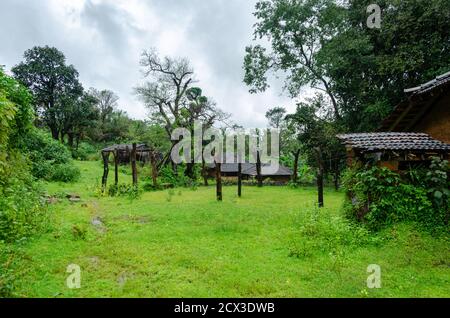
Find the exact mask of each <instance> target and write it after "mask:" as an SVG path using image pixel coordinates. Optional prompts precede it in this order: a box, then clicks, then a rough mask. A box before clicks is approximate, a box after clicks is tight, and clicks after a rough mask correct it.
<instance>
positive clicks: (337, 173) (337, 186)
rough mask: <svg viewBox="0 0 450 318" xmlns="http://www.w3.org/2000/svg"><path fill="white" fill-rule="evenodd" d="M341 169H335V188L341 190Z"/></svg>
mask: <svg viewBox="0 0 450 318" xmlns="http://www.w3.org/2000/svg"><path fill="white" fill-rule="evenodd" d="M339 179H340V178H339V170H337V169H336V170H335V171H334V189H335V190H336V191H337V190H339Z"/></svg>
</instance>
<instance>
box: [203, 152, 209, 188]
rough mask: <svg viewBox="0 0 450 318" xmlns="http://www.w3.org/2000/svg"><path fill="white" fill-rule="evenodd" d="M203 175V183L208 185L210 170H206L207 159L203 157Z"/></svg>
mask: <svg viewBox="0 0 450 318" xmlns="http://www.w3.org/2000/svg"><path fill="white" fill-rule="evenodd" d="M202 177H203V184H204V185H205V187H207V186H208V171H207V170H206V163H205V159H203V158H202Z"/></svg>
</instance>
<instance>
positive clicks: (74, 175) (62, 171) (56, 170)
mask: <svg viewBox="0 0 450 318" xmlns="http://www.w3.org/2000/svg"><path fill="white" fill-rule="evenodd" d="M52 170H53V171H52V176H51V179H50V180H54V181H62V182H73V181H76V180H78V179H79V178H80V175H81V173H80V169H78V168H77V167H75V166H74V165H73V164H72V163H63V164H59V165H55V166H54V167H53V169H52Z"/></svg>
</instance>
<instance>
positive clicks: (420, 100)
mask: <svg viewBox="0 0 450 318" xmlns="http://www.w3.org/2000/svg"><path fill="white" fill-rule="evenodd" d="M404 92H405V93H406V94H407V95H408V98H407V99H405V100H403V101H402V102H401V103H399V104H398V105H397V106H395V108H394V110H393V111H392V112H391V114H390V115H389V116H388V117H387V118H386V119H384V120H383V122H382V124H381V126H380V128H379V129H378V130H379V131H413V129H414V126H415V125H416V124H417V123H418V122H419V121H420V120H421V118H423V116H424V115H425V114H426V112H427V111H428V110H429V109H430V107H432V106H433V105H435V104H436V103H435V101H436V100H438V99H439V98H441V97H442V96H444V95H445V94H449V92H450V72H447V73H444V74H442V75H439V76H437V77H436V78H435V79H433V80H431V81H429V82H427V83H424V84H422V85H419V86H417V87H412V88H408V89H405V90H404Z"/></svg>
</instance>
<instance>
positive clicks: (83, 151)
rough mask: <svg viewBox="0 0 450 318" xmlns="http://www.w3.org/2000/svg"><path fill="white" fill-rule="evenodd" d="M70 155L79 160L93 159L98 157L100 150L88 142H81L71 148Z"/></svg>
mask: <svg viewBox="0 0 450 318" xmlns="http://www.w3.org/2000/svg"><path fill="white" fill-rule="evenodd" d="M71 151H72V157H73V158H74V159H77V160H81V161H93V160H99V159H100V151H99V149H98V147H96V146H94V145H92V144H90V143H88V142H81V143H80V144H79V145H78V147H76V148H73V149H72V150H71Z"/></svg>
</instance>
